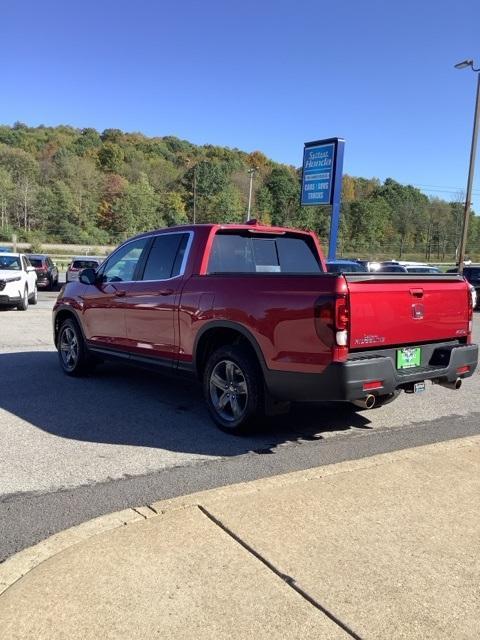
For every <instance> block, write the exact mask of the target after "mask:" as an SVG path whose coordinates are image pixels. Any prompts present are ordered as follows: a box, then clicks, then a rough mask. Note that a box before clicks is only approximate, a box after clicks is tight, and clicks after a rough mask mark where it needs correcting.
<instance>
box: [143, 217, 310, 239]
mask: <svg viewBox="0 0 480 640" xmlns="http://www.w3.org/2000/svg"><path fill="white" fill-rule="evenodd" d="M195 229H206V230H212V229H215V230H224V229H227V230H232V231H257V230H258V231H259V232H261V233H278V234H284V233H295V234H302V235H312V232H311V231H306V230H302V229H295V228H292V227H274V226H271V225H264V224H261V223H259V222H258V221H257V220H250V221H249V222H245V223H243V224H235V223H229V224H216V223H206V224H182V225H174V226H172V227H161V228H159V229H153V230H151V231H145V232H143V233H139V234H137V235H136V236H135V237H136V238H141V237H145V236H150V235H155V234H158V233H159V232H162V231H167V232H168V231H173V230H175V231H195Z"/></svg>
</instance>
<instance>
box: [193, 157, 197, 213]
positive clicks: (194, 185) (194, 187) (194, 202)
mask: <svg viewBox="0 0 480 640" xmlns="http://www.w3.org/2000/svg"><path fill="white" fill-rule="evenodd" d="M196 220H197V165H195V166H194V167H193V224H195V223H196Z"/></svg>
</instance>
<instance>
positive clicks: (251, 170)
mask: <svg viewBox="0 0 480 640" xmlns="http://www.w3.org/2000/svg"><path fill="white" fill-rule="evenodd" d="M256 170H257V167H253V168H252V169H249V170H248V173H249V174H250V189H249V191H248V211H247V220H250V212H251V210H252V187H253V176H254V175H255V171H256Z"/></svg>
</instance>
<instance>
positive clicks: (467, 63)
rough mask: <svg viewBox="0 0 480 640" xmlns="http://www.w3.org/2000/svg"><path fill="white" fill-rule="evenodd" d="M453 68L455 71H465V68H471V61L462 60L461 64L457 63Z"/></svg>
mask: <svg viewBox="0 0 480 640" xmlns="http://www.w3.org/2000/svg"><path fill="white" fill-rule="evenodd" d="M454 66H455V69H466V68H467V67H473V60H463V62H458V63H457V64H456V65H454Z"/></svg>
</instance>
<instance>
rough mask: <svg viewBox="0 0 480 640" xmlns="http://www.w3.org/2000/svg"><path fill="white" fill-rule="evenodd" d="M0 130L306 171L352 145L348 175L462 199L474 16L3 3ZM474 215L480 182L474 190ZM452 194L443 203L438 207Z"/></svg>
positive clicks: (400, 10)
mask: <svg viewBox="0 0 480 640" xmlns="http://www.w3.org/2000/svg"><path fill="white" fill-rule="evenodd" d="M0 16H1V17H0V55H1V60H2V63H3V64H2V83H1V96H2V97H1V100H0V122H1V123H3V124H12V123H13V122H14V121H16V120H20V121H22V122H25V123H27V124H29V125H32V126H34V125H38V124H42V123H43V124H46V125H55V124H60V123H63V124H71V125H74V126H77V127H87V126H92V127H96V128H97V129H99V130H103V129H105V128H107V127H117V128H120V129H123V130H127V131H142V132H144V133H145V134H147V135H176V136H178V137H180V138H185V139H188V140H190V141H192V142H194V143H197V144H204V143H211V144H217V145H225V146H229V147H238V148H240V149H243V150H245V151H253V150H255V149H259V150H261V151H263V152H264V153H265V154H267V155H268V156H269V157H271V158H273V159H274V160H277V161H279V162H285V163H289V164H293V165H297V166H298V165H300V164H301V159H302V150H303V143H304V142H305V141H308V140H312V139H313V140H314V139H318V138H324V137H331V136H343V137H344V138H345V139H346V154H345V167H344V168H345V171H346V172H348V173H350V174H352V175H360V176H364V177H372V176H376V177H379V178H380V179H384V178H386V177H389V176H390V177H393V178H395V179H397V180H399V181H400V182H405V183H412V184H415V185H428V186H426V187H425V189H426V190H429V191H430V193H431V194H432V195H438V196H439V197H445V198H447V199H449V198H452V199H454V198H455V196H456V193H457V191H458V190H464V188H465V182H466V173H467V168H468V157H469V148H470V140H471V129H472V121H473V108H474V99H475V81H476V78H475V75H474V74H473V73H472V72H471V71H470V70H464V71H457V70H455V69H454V68H453V65H454V63H456V62H458V61H460V60H463V59H465V58H474V59H475V58H476V61H477V62H478V63H479V65H480V45H479V42H480V40H479V33H478V32H479V24H480V3H479V2H478V0H464V1H463V2H462V3H458V4H455V3H452V2H447V1H446V0H424V1H423V2H421V1H420V0H416V1H412V0H401V1H400V0H397V1H396V2H391V1H390V2H389V1H388V0H383V1H382V2H374V1H373V0H363V1H361V2H360V1H358V0H344V1H343V2H341V1H339V0H337V1H336V2H329V3H327V2H321V0H316V1H315V0H296V1H295V2H293V1H290V2H286V1H284V0H256V1H253V0H242V2H239V1H236V2H232V1H230V0H223V1H220V0H204V1H203V2H200V1H198V2H194V1H193V0H181V1H178V0H177V1H176V2H171V1H168V0H164V1H162V0H157V1H154V0H137V1H136V2H133V1H132V0H129V1H125V0H115V1H113V0H96V1H95V2H93V1H92V0H82V2H65V0H63V1H62V2H60V1H53V0H42V1H41V2H39V1H33V0H29V1H28V2H27V1H22V0H16V1H15V2H8V3H7V2H4V3H2V9H1V14H0ZM474 189H475V191H476V197H475V199H474V202H475V204H476V209H477V211H478V210H480V166H479V167H478V171H477V179H476V181H475V184H474ZM442 190H443V191H442Z"/></svg>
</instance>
